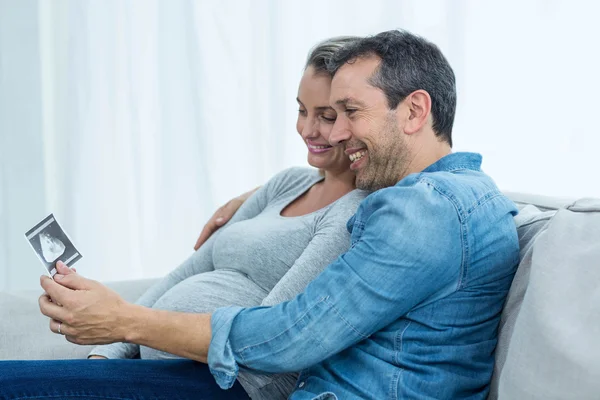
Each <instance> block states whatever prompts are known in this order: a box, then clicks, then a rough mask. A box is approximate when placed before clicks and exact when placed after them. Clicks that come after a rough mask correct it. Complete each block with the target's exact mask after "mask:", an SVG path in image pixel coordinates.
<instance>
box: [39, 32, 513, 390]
mask: <svg viewBox="0 0 600 400" xmlns="http://www.w3.org/2000/svg"><path fill="white" fill-rule="evenodd" d="M331 70H332V72H334V73H335V75H334V78H333V81H332V88H331V98H330V103H331V105H332V107H334V108H335V110H336V111H337V114H338V117H337V120H336V122H335V125H334V127H333V131H332V134H331V139H330V141H331V142H332V144H342V145H344V146H345V147H346V154H348V157H349V158H350V159H351V160H352V161H353V163H352V165H351V168H352V169H353V170H354V171H355V172H356V183H357V187H359V188H362V189H368V190H373V191H375V192H374V193H373V194H372V195H370V196H368V197H367V198H366V199H365V200H364V201H363V203H362V204H361V206H360V207H359V209H358V211H357V213H356V215H355V216H354V217H353V218H352V219H351V220H350V221H349V222H348V228H349V230H350V231H351V237H352V247H351V249H350V250H349V251H348V252H347V253H345V254H343V255H342V256H340V257H339V258H338V260H336V261H335V262H334V263H332V264H331V265H329V266H328V267H327V269H326V270H325V271H324V272H323V273H322V274H321V275H320V276H319V277H318V278H317V279H316V280H314V281H313V282H312V283H311V284H309V286H308V287H307V288H306V290H305V292H304V293H303V294H301V295H299V296H297V297H296V298H295V299H293V300H291V301H289V302H286V303H283V304H280V305H278V306H275V307H256V308H250V309H242V308H239V307H228V308H224V309H219V310H217V311H216V312H215V313H214V314H213V315H212V316H211V315H193V314H181V313H171V312H165V311H158V310H150V309H144V308H141V307H139V306H135V305H131V304H127V303H125V302H124V301H123V300H121V299H120V298H119V297H118V296H117V295H116V294H115V293H113V292H110V291H108V290H107V289H106V288H104V287H103V286H102V285H100V284H98V283H96V282H93V281H89V280H86V279H84V278H82V277H80V276H78V275H77V274H74V273H69V271H68V270H66V269H65V268H64V267H63V266H60V269H59V272H61V271H62V272H61V275H65V276H59V278H60V279H58V280H57V282H58V283H57V282H54V281H52V280H50V279H43V280H42V287H43V288H44V289H45V290H46V292H47V293H48V294H49V295H50V297H52V298H53V299H55V301H57V302H59V303H61V304H63V307H59V306H57V305H56V304H54V303H51V302H50V301H49V299H48V297H47V296H42V297H41V298H40V307H41V310H42V312H43V313H44V314H45V315H47V316H49V317H51V318H52V320H51V323H50V327H51V329H52V330H53V331H54V332H56V333H61V334H65V335H67V339H68V340H70V341H73V342H75V343H80V344H92V343H93V344H101V343H110V342H115V341H130V342H133V343H138V344H140V345H145V346H149V347H153V348H156V349H159V350H163V351H166V352H169V353H173V354H177V355H180V356H183V357H186V358H190V359H194V360H198V361H202V362H208V365H209V367H210V370H211V372H212V374H213V376H214V377H215V379H216V381H217V383H218V384H219V385H220V386H221V387H223V388H227V387H230V386H231V385H233V383H234V382H235V379H236V376H237V372H238V370H239V368H240V367H244V368H250V369H254V370H258V371H264V372H287V371H300V370H302V372H301V374H300V378H299V380H298V383H297V386H296V390H295V391H294V393H293V394H292V395H291V399H335V398H338V399H359V398H371V399H383V398H418V399H425V398H429V399H459V398H460V399H466V398H469V399H484V398H485V397H486V395H487V391H488V382H489V380H490V377H491V373H492V368H493V352H494V348H495V345H496V337H497V328H498V321H499V317H500V313H501V310H502V306H503V304H504V299H505V296H506V294H507V292H508V289H509V287H510V284H511V281H512V278H513V275H514V272H515V268H516V265H517V263H518V251H519V249H518V241H517V234H516V229H515V225H514V222H513V218H512V217H513V215H514V214H515V213H516V208H515V206H514V204H512V202H510V201H509V200H508V199H506V198H505V197H504V196H503V195H502V194H501V193H500V191H499V190H498V189H497V187H496V186H495V184H494V183H493V181H492V180H491V179H490V178H489V177H487V176H486V175H485V174H484V173H483V172H481V170H480V164H481V157H480V156H479V155H477V154H470V153H455V154H452V153H451V146H452V139H451V134H452V125H453V120H454V113H455V103H456V89H455V80H454V74H453V72H452V69H451V68H450V66H449V65H448V62H447V61H446V59H445V58H444V56H443V55H442V53H441V52H440V51H439V49H438V48H437V47H436V46H435V45H433V44H431V43H429V42H427V41H426V40H424V39H422V38H419V37H417V36H415V35H412V34H410V33H408V32H403V31H390V32H383V33H381V34H379V35H377V36H375V37H370V38H365V39H363V40H360V41H358V42H357V43H356V44H354V45H351V46H349V47H348V48H346V49H344V50H343V51H342V52H340V53H339V54H338V55H337V57H336V58H335V59H334V60H333V61H332V63H331ZM72 289H76V290H72ZM59 331H60V332H59ZM165 333H167V334H165Z"/></svg>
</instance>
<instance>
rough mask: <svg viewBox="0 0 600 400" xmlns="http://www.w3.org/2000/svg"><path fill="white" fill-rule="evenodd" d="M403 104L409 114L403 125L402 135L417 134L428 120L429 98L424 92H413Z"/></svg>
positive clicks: (429, 113)
mask: <svg viewBox="0 0 600 400" xmlns="http://www.w3.org/2000/svg"><path fill="white" fill-rule="evenodd" d="M404 102H405V104H406V107H407V108H408V113H409V114H408V118H407V119H406V121H405V124H404V133H406V134H407V135H412V134H414V133H417V132H419V131H420V130H421V129H422V128H423V127H424V126H425V125H426V124H427V122H428V121H429V120H430V115H431V97H430V96H429V93H427V92H426V91H425V90H415V91H414V92H412V93H411V94H409V95H408V97H407V98H406V99H404Z"/></svg>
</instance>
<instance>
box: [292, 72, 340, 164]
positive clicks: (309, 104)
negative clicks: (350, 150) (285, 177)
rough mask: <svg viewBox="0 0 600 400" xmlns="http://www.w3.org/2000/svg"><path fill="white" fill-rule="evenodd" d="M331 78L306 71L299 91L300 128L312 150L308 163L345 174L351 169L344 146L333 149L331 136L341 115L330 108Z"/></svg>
mask: <svg viewBox="0 0 600 400" xmlns="http://www.w3.org/2000/svg"><path fill="white" fill-rule="evenodd" d="M330 87H331V77H329V76H328V75H325V74H318V75H315V73H314V69H313V67H308V68H307V69H306V71H304V75H303V76H302V80H300V87H299V88H298V98H297V100H298V106H299V109H298V122H296V129H297V130H298V133H299V134H300V136H302V139H303V140H304V143H306V146H307V147H308V163H309V164H310V165H311V166H313V167H315V168H320V169H323V170H325V171H339V172H343V171H345V170H347V169H348V168H349V167H350V159H349V158H348V156H346V154H344V146H335V147H333V146H331V145H330V144H329V134H330V133H331V128H332V127H333V123H334V122H335V118H336V116H337V114H336V113H335V111H334V110H333V109H332V108H331V107H330V106H329V89H330Z"/></svg>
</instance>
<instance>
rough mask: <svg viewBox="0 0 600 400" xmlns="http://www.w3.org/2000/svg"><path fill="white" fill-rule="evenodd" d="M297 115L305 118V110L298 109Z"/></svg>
mask: <svg viewBox="0 0 600 400" xmlns="http://www.w3.org/2000/svg"><path fill="white" fill-rule="evenodd" d="M298 114H300V115H302V116H303V117H305V116H306V110H303V109H299V110H298Z"/></svg>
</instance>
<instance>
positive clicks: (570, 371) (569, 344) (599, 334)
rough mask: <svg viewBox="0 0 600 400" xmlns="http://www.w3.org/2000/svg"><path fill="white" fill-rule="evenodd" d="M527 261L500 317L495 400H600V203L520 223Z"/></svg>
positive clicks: (527, 211)
mask: <svg viewBox="0 0 600 400" xmlns="http://www.w3.org/2000/svg"><path fill="white" fill-rule="evenodd" d="M515 220H516V222H517V225H518V231H519V238H520V244H521V263H520V265H519V268H518V270H517V273H516V275H515V279H514V281H513V284H512V286H511V289H510V292H509V295H508V298H507V302H506V305H505V308H504V311H503V314H502V318H501V323H500V331H499V340H498V346H497V350H496V365H495V369H494V377H493V379H492V385H491V390H490V396H489V398H490V399H500V400H504V399H507V400H508V399H598V398H599V393H600V390H599V387H600V383H599V382H600V345H598V339H599V338H600V200H589V199H588V200H586V199H584V200H579V201H577V202H575V203H574V204H573V205H571V206H568V207H567V208H565V209H560V210H558V211H556V212H554V211H546V212H541V211H539V210H537V209H535V208H534V207H533V206H528V207H525V208H524V209H523V210H522V212H521V215H520V216H518V217H517V218H516V219H515Z"/></svg>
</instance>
